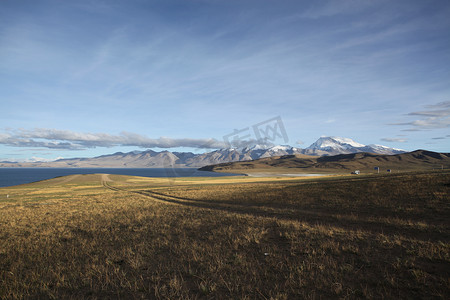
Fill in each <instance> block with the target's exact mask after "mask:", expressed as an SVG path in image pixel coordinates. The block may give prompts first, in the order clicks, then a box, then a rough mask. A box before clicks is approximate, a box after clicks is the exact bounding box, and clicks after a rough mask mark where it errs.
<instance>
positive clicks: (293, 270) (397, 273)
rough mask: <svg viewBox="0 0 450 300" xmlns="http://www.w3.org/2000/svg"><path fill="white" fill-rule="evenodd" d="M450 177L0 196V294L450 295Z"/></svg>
mask: <svg viewBox="0 0 450 300" xmlns="http://www.w3.org/2000/svg"><path fill="white" fill-rule="evenodd" d="M449 190H450V172H448V171H442V172H433V173H405V174H388V175H371V176H353V177H351V176H341V177H333V178H288V177H282V178H252V177H239V178H237V177H230V178H223V177H222V178H177V179H167V178H163V179H161V178H159V179H158V178H143V177H130V176H119V175H102V174H98V175H72V176H67V177H61V178H56V179H53V180H47V181H42V182H38V183H33V184H27V185H22V186H17V187H9V188H1V189H0V298H2V299H21V298H27V299H28V298H42V299H52V298H53V299H60V298H69V299H80V298H90V299H97V298H102V299H103V298H125V299H148V298H159V299H176V298H184V299H229V298H233V299H254V298H258V299H293V298H306V299H317V298H377V299H379V298H391V299H393V298H446V299H448V298H449V297H450V234H449V233H450V230H449V219H450V218H449V217H450V202H449V199H450V197H449V194H450V193H449Z"/></svg>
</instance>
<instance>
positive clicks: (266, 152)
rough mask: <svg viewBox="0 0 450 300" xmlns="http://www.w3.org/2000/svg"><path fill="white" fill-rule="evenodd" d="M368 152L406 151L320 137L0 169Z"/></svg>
mask: <svg viewBox="0 0 450 300" xmlns="http://www.w3.org/2000/svg"><path fill="white" fill-rule="evenodd" d="M361 152H369V153H375V154H387V155H392V154H399V153H404V152H405V151H404V150H401V149H395V148H389V147H386V146H382V145H374V144H371V145H363V144H360V143H357V142H355V141H353V140H352V139H349V138H341V137H320V138H319V139H318V140H317V141H316V142H315V143H313V144H311V145H310V146H309V147H307V148H305V149H301V148H296V147H291V146H288V145H282V146H274V145H260V144H255V145H253V146H250V147H245V148H227V149H219V150H215V151H211V152H206V153H200V154H194V153H192V152H170V151H161V152H156V151H153V150H146V151H132V152H128V153H122V152H117V153H114V154H109V155H102V156H97V157H93V158H69V159H59V160H56V161H52V162H23V163H22V162H0V167H59V168H67V167H72V168H167V167H195V168H199V167H203V166H207V165H214V164H220V163H226V162H235V161H249V160H255V159H260V158H267V157H274V156H283V155H296V154H297V155H298V154H302V155H309V156H333V155H337V154H351V153H361Z"/></svg>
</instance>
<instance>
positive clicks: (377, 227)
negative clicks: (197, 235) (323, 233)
mask: <svg viewBox="0 0 450 300" xmlns="http://www.w3.org/2000/svg"><path fill="white" fill-rule="evenodd" d="M102 183H103V186H104V187H105V188H108V189H110V190H112V191H115V192H125V193H130V194H136V195H140V196H144V197H147V198H149V199H151V200H154V201H158V202H161V203H170V204H176V205H182V206H188V207H195V208H201V209H208V210H212V211H223V212H227V213H235V214H239V215H244V216H250V217H263V218H273V219H279V220H286V221H299V222H305V223H308V224H309V225H311V226H315V225H325V226H332V227H335V228H342V229H345V230H352V231H359V230H362V231H365V232H366V233H368V234H380V233H381V234H384V233H386V232H394V233H395V232H397V231H399V230H401V231H402V234H403V235H407V236H411V237H415V238H419V239H423V240H427V239H429V234H428V233H427V232H426V231H424V232H418V231H417V228H412V227H409V226H401V225H394V224H386V223H384V222H382V221H381V220H380V221H377V220H366V219H364V218H363V217H361V216H359V217H358V216H350V215H345V214H333V213H327V212H319V211H311V210H294V209H289V208H286V209H283V208H278V207H277V208H273V207H263V206H254V205H248V204H246V205H242V204H230V203H217V202H213V201H208V200H197V199H190V198H182V197H176V196H170V195H166V194H163V193H161V192H154V191H151V190H145V191H141V190H139V191H133V190H126V189H122V188H118V187H114V186H111V185H110V183H109V182H106V181H103V182H102ZM355 217H356V218H355Z"/></svg>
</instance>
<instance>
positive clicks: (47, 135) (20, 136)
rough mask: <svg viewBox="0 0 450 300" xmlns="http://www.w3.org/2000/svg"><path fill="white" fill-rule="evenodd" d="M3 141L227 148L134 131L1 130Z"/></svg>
mask: <svg viewBox="0 0 450 300" xmlns="http://www.w3.org/2000/svg"><path fill="white" fill-rule="evenodd" d="M0 144H3V145H7V146H13V147H29V148H48V149H63V150H84V149H87V148H96V147H114V146H134V147H140V148H176V147H189V148H203V149H216V148H223V147H224V146H225V145H224V143H223V142H221V141H218V140H216V139H191V138H181V139H173V138H168V137H160V138H157V139H152V138H148V137H146V136H143V135H139V134H136V133H132V132H122V133H120V134H118V135H111V134H107V133H84V132H73V131H69V130H57V129H45V128H40V129H33V130H24V129H18V130H12V131H11V130H10V131H9V132H8V133H0Z"/></svg>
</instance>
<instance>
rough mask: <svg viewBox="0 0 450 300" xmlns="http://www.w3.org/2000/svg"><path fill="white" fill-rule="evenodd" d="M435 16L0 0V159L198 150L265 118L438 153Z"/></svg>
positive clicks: (449, 96)
mask: <svg viewBox="0 0 450 300" xmlns="http://www.w3.org/2000/svg"><path fill="white" fill-rule="evenodd" d="M449 16H450V2H449V1H446V0H444V1H412V0H408V1H388V0H386V1H384V0H380V1H364V0H361V1H356V0H351V1H350V0H344V1H338V0H336V1H335V0H333V1H246V0H241V1H230V0H223V1H222V0H211V1H208V0H180V1H170V0H167V1H143V0H142V1H137V0H136V1H83V0H81V1H45V0H43V1H35V0H33V1H22V0H1V1H0V111H1V117H0V160H27V159H32V158H33V157H39V158H43V159H55V158H57V157H66V158H67V157H89V156H96V155H102V154H109V153H113V152H116V151H132V150H144V149H147V148H151V149H153V150H157V151H160V150H164V149H168V150H171V151H197V152H198V151H201V150H202V149H203V148H204V147H205V146H204V145H208V146H207V147H209V148H211V149H214V148H217V147H221V146H223V136H225V135H227V134H230V133H231V132H233V130H234V129H238V130H240V129H244V128H247V127H250V128H251V126H252V125H254V124H257V123H260V122H263V121H265V120H269V119H271V118H274V117H277V116H280V117H281V119H282V122H283V124H284V127H285V129H286V133H287V136H288V138H289V141H288V142H287V143H288V144H290V145H292V146H297V147H307V146H309V145H310V144H311V143H313V142H314V141H315V140H316V139H317V138H319V137H320V136H323V135H326V136H342V137H348V138H352V139H354V140H355V141H357V142H360V143H363V144H372V143H374V144H383V145H386V146H390V147H396V148H402V149H406V150H415V149H419V148H420V149H428V150H433V151H440V152H450V130H449V128H450V18H449ZM283 142H284V141H283ZM200 148H202V149H200Z"/></svg>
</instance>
